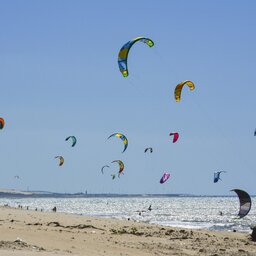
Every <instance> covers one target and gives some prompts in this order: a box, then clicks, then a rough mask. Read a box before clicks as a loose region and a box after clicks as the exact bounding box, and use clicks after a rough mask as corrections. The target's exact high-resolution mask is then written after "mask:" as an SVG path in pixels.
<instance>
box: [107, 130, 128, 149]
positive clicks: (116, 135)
mask: <svg viewBox="0 0 256 256" xmlns="http://www.w3.org/2000/svg"><path fill="white" fill-rule="evenodd" d="M111 137H118V138H120V139H121V140H122V141H123V143H124V150H123V152H122V153H124V151H125V150H126V149H127V147H128V140H127V138H126V136H125V135H123V134H122V133H113V134H111V135H110V136H109V137H108V139H109V138H111Z"/></svg>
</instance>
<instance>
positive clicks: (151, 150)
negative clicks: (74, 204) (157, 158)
mask: <svg viewBox="0 0 256 256" xmlns="http://www.w3.org/2000/svg"><path fill="white" fill-rule="evenodd" d="M148 150H149V152H150V153H152V152H153V148H145V150H144V153H146V152H147V151H148Z"/></svg>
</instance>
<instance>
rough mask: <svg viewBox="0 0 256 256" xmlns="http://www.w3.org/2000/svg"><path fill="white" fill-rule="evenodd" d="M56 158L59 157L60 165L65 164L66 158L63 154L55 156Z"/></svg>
mask: <svg viewBox="0 0 256 256" xmlns="http://www.w3.org/2000/svg"><path fill="white" fill-rule="evenodd" d="M55 158H59V161H60V162H59V166H62V165H63V164H64V158H63V156H55Z"/></svg>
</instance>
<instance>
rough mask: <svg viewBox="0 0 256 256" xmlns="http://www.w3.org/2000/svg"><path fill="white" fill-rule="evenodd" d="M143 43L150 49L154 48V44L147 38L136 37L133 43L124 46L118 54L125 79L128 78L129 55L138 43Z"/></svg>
mask: <svg viewBox="0 0 256 256" xmlns="http://www.w3.org/2000/svg"><path fill="white" fill-rule="evenodd" d="M139 41H140V42H142V43H145V44H147V45H148V46H149V47H152V46H154V42H153V41H152V40H151V39H149V38H146V37H136V38H134V39H132V40H131V41H129V42H127V43H126V44H124V45H123V47H122V48H121V49H120V51H119V54H118V66H119V69H120V72H121V73H122V75H123V77H127V76H128V74H129V73H128V66H127V59H128V54H129V51H130V49H131V47H132V46H133V45H134V44H135V43H136V42H139Z"/></svg>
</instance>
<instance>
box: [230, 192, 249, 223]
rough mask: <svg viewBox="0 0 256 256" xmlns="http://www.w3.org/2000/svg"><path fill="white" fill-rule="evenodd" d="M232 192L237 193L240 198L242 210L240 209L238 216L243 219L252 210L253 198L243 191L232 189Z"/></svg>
mask: <svg viewBox="0 0 256 256" xmlns="http://www.w3.org/2000/svg"><path fill="white" fill-rule="evenodd" d="M231 191H234V192H236V194H237V196H238V197H239V202H240V209H239V213H238V216H239V217H240V219H241V218H243V217H244V216H246V215H247V214H248V213H249V211H250V210H251V206H252V200H251V197H250V196H249V194H248V193H247V192H245V191H243V190H241V189H232V190H231Z"/></svg>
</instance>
